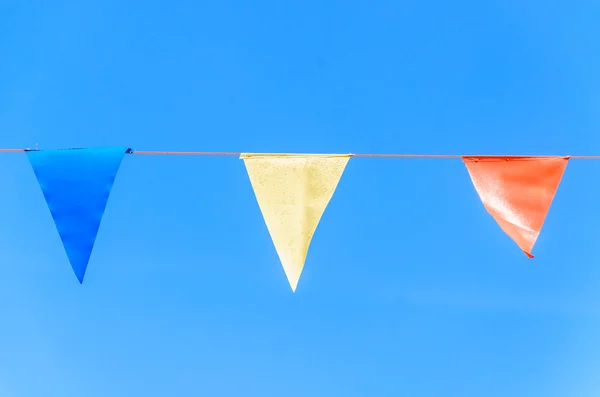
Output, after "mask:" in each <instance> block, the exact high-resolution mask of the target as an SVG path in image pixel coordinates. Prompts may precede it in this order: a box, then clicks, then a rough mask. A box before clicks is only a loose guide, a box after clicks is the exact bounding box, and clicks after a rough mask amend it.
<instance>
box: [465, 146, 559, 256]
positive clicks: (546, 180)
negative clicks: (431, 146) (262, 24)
mask: <svg viewBox="0 0 600 397" xmlns="http://www.w3.org/2000/svg"><path fill="white" fill-rule="evenodd" d="M463 161H464V162H465V165H466V166H467V170H468V171H469V176H470V177H471V181H473V185H474V186H475V190H477V193H478V194H479V198H481V201H482V202H483V205H484V206H485V209H486V210H487V211H488V212H489V213H490V214H491V215H492V216H493V217H494V219H495V220H496V222H498V225H500V227H501V228H502V230H504V232H505V233H506V234H508V236H509V237H510V238H512V239H513V240H514V242H515V243H517V245H518V246H519V248H521V249H522V250H523V251H524V252H525V254H527V256H528V257H530V258H533V255H531V250H532V249H533V245H534V244H535V241H536V240H537V238H538V235H539V234H540V230H541V229H542V225H543V224H544V220H545V219H546V215H547V214H548V210H549V209H550V205H551V204H552V200H553V199H554V195H555V194H556V190H557V189H558V186H559V185H560V181H561V179H562V177H563V174H564V172H565V168H566V167H567V162H568V161H569V158H568V157H513V156H482V157H463Z"/></svg>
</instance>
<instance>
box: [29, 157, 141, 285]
mask: <svg viewBox="0 0 600 397" xmlns="http://www.w3.org/2000/svg"><path fill="white" fill-rule="evenodd" d="M125 153H131V149H127V148H120V147H116V148H98V149H64V150H31V151H27V156H28V157H29V162H30V163H31V166H32V167H33V171H34V173H35V176H36V177H37V180H38V183H39V185H40V187H41V189H42V192H43V194H44V197H45V198H46V203H47V204H48V208H49V209H50V213H51V214H52V217H53V218H54V224H55V225H56V229H57V230H58V234H59V235H60V238H61V240H62V242H63V246H64V247H65V251H66V253H67V256H68V258H69V261H70V262H71V267H72V268H73V271H74V272H75V275H76V276H77V279H78V280H79V282H80V283H83V278H84V276H85V271H86V269H87V265H88V262H89V259H90V255H91V253H92V249H93V247H94V242H95V240H96V235H97V234H98V228H99V227H100V222H101V220H102V215H103V214H104V210H105V208H106V203H107V201H108V196H109V195H110V191H111V189H112V186H113V183H114V181H115V176H116V175H117V171H118V170H119V166H120V165H121V161H122V160H123V156H124V155H125Z"/></svg>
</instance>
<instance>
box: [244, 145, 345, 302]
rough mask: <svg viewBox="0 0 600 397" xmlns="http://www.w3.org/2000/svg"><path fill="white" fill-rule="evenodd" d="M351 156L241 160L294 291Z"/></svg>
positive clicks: (247, 157)
mask: <svg viewBox="0 0 600 397" xmlns="http://www.w3.org/2000/svg"><path fill="white" fill-rule="evenodd" d="M350 156H351V155H329V154H312V155H311V154H307V155H301V154H242V155H241V156H240V158H241V159H243V160H244V164H245V166H246V170H247V171H248V176H249V177H250V183H251V184H252V188H253V189H254V194H255V195H256V199H257V201H258V206H259V207H260V210H261V212H262V215H263V217H264V219H265V223H266V225H267V229H268V230H269V233H270V234H271V238H272V240H273V244H274V245H275V249H276V250H277V255H278V256H279V259H280V261H281V264H282V265H283V270H284V271H285V274H286V276H287V279H288V281H289V283H290V286H291V287H292V291H296V287H297V285H298V280H299V279H300V274H301V273H302V269H303V268H304V262H305V260H306V255H307V253H308V247H309V245H310V242H311V239H312V237H313V234H314V233H315V230H316V229H317V225H318V224H319V220H320V219H321V216H322V215H323V212H324V211H325V208H326V207H327V204H328V203H329V200H331V197H332V196H333V193H334V192H335V189H336V187H337V185H338V182H339V180H340V178H341V176H342V174H343V172H344V169H345V168H346V164H347V163H348V160H349V159H350Z"/></svg>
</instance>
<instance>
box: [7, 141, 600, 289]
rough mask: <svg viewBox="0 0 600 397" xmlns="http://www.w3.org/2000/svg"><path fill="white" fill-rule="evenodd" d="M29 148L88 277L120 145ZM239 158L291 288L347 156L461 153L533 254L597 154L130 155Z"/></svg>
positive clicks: (74, 261) (486, 200) (59, 224)
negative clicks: (578, 168) (568, 176)
mask: <svg viewBox="0 0 600 397" xmlns="http://www.w3.org/2000/svg"><path fill="white" fill-rule="evenodd" d="M0 152H26V154H27V156H28V158H29V161H30V164H31V167H32V169H33V171H34V174H35V176H36V178H37V180H38V183H39V185H40V188H41V190H42V193H43V195H44V198H45V200H46V203H47V205H48V208H49V210H50V214H51V215H52V218H53V220H54V224H55V226H56V229H57V231H58V234H59V236H60V238H61V241H62V243H63V246H64V249H65V252H66V254H67V257H68V259H69V262H70V264H71V267H72V269H73V272H74V273H75V276H76V277H77V279H78V280H79V282H80V283H83V279H84V277H85V274H86V270H87V266H88V263H89V260H90V257H91V254H92V251H93V248H94V243H95V241H96V236H97V234H98V230H99V228H100V224H101V221H102V217H103V215H104V211H105V209H106V205H107V202H108V198H109V196H110V192H111V190H112V187H113V184H114V181H115V177H116V175H117V172H118V171H119V167H120V165H121V162H122V160H123V156H124V155H125V154H127V153H134V152H133V151H132V150H131V149H127V148H124V147H111V148H98V149H64V150H29V149H26V150H20V149H0ZM135 154H203V155H236V156H237V155H239V156H240V159H242V160H243V162H244V165H245V168H246V171H247V173H248V177H249V179H250V184H251V186H252V189H253V191H254V195H255V197H256V201H257V203H258V206H259V209H260V211H261V213H262V216H263V218H264V221H265V224H266V226H267V230H268V231H269V234H270V236H271V240H272V241H273V245H274V246H275V250H276V252H277V255H278V257H279V260H280V262H281V265H282V267H283V270H284V272H285V275H286V277H287V280H288V282H289V285H290V287H291V288H292V291H294V292H295V291H296V289H297V286H298V282H299V280H300V276H301V274H302V271H303V269H304V264H305V262H306V257H307V254H308V250H309V247H310V243H311V241H312V238H313V236H314V234H315V232H316V229H317V227H318V225H319V222H320V220H321V218H322V216H323V214H324V212H325V210H326V208H327V206H328V204H329V202H330V200H331V198H332V197H333V195H334V193H335V190H336V188H337V186H338V183H339V181H340V179H341V177H342V174H343V173H344V171H345V169H346V166H347V164H348V161H349V159H350V157H353V156H361V157H414V158H454V159H459V158H461V159H462V161H463V162H464V164H465V166H466V169H467V172H468V174H469V177H470V179H471V181H472V183H473V186H474V188H475V191H476V192H477V194H478V195H479V198H480V200H481V202H482V203H483V206H484V208H485V209H486V211H487V212H488V213H489V214H490V215H491V216H492V217H493V218H494V220H495V221H496V223H497V224H498V225H499V226H500V228H501V229H502V230H503V231H504V232H505V233H506V234H507V235H508V236H509V237H510V238H511V239H512V240H513V241H514V242H515V243H516V244H517V245H518V246H519V248H520V249H521V250H522V251H523V252H524V253H525V254H526V255H527V256H528V257H530V258H533V254H532V250H533V246H534V245H535V243H536V241H537V238H538V236H539V234H540V232H541V230H542V227H543V224H544V221H545V219H546V216H547V214H548V211H549V209H550V206H551V205H552V201H553V200H554V196H555V195H556V192H557V190H558V187H559V185H560V182H561V180H562V178H563V175H564V172H565V170H566V167H567V164H568V162H569V159H571V158H581V159H583V158H590V159H595V158H598V159H600V156H574V157H537V156H536V157H534V156H460V155H408V154H407V155H404V154H398V155H396V154H390V155H371V154H362V155H352V154H347V155H346V154H252V153H234V152H135Z"/></svg>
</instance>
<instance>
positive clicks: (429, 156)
mask: <svg viewBox="0 0 600 397" xmlns="http://www.w3.org/2000/svg"><path fill="white" fill-rule="evenodd" d="M25 151H27V150H26V149H0V153H22V152H25ZM131 154H138V155H170V156H171V155H187V156H239V155H240V154H241V152H167V151H136V150H134V151H133V152H132V153H131ZM350 155H351V156H353V157H395V158H413V159H460V158H463V157H499V155H485V154H484V155H466V154H464V155H463V154H410V153H353V154H350ZM502 157H569V158H572V159H581V160H600V156H526V155H506V156H502Z"/></svg>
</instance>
